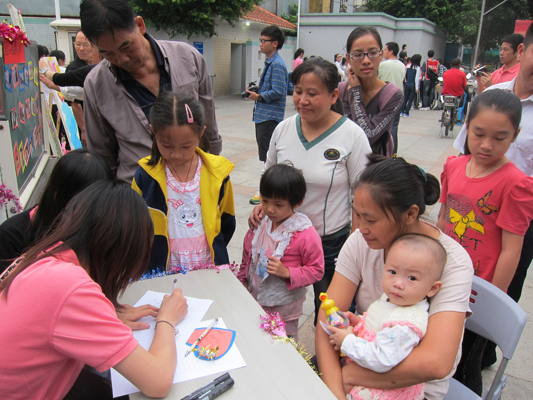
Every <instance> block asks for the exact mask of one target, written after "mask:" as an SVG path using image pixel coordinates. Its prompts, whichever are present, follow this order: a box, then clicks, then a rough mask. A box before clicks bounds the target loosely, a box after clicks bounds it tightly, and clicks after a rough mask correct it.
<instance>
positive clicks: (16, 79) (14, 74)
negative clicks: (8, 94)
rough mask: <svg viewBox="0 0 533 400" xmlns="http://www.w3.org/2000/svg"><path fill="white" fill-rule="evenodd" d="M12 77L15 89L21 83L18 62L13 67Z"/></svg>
mask: <svg viewBox="0 0 533 400" xmlns="http://www.w3.org/2000/svg"><path fill="white" fill-rule="evenodd" d="M11 77H12V82H13V89H15V88H16V87H17V86H18V84H19V71H18V70H17V64H15V65H13V67H11Z"/></svg>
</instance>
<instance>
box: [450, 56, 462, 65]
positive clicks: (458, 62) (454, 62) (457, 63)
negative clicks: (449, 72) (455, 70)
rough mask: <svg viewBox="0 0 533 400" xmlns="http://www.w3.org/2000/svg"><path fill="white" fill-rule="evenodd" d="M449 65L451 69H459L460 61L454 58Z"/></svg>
mask: <svg viewBox="0 0 533 400" xmlns="http://www.w3.org/2000/svg"><path fill="white" fill-rule="evenodd" d="M450 65H451V66H452V67H459V66H460V65H461V59H460V58H454V59H453V60H452V61H450Z"/></svg>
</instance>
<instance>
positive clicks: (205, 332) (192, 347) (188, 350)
mask: <svg viewBox="0 0 533 400" xmlns="http://www.w3.org/2000/svg"><path fill="white" fill-rule="evenodd" d="M217 322H218V318H215V319H214V320H213V322H211V324H210V325H209V326H208V327H207V329H206V330H205V331H204V333H202V334H201V335H200V337H199V338H198V339H196V342H194V343H193V344H192V346H191V347H189V348H188V349H187V351H186V352H185V357H187V356H188V355H189V353H190V352H191V351H194V348H195V347H196V346H198V343H200V341H201V340H202V339H203V338H204V337H205V335H207V334H208V333H209V331H210V330H211V329H212V328H213V326H215V324H216V323H217Z"/></svg>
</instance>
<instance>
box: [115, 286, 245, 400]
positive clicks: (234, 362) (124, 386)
mask: <svg viewBox="0 0 533 400" xmlns="http://www.w3.org/2000/svg"><path fill="white" fill-rule="evenodd" d="M164 295H165V293H156V292H151V291H148V292H146V294H145V295H144V296H143V297H142V298H141V300H139V301H138V302H137V304H135V306H140V305H143V304H153V305H156V306H158V305H159V304H161V300H162V299H163V296H164ZM157 301H159V303H157ZM204 302H207V303H208V305H207V306H206V305H205V304H202V303H204ZM212 302H213V301H212V300H202V299H195V298H190V297H187V304H188V305H189V312H188V314H187V317H186V318H185V319H184V320H183V321H182V322H180V324H178V328H179V330H180V333H179V335H177V336H176V349H177V356H178V360H177V363H178V365H177V368H176V373H175V375H174V383H179V382H185V381H188V380H191V379H196V378H200V377H203V376H208V375H212V374H217V373H221V372H226V371H230V370H232V369H237V368H242V367H245V366H246V363H245V362H244V359H243V358H242V356H241V353H240V352H239V350H238V349H237V346H236V344H235V342H234V343H233V345H232V346H231V349H230V350H229V351H228V352H227V353H226V354H225V355H224V357H221V358H220V359H218V360H215V361H206V360H199V359H197V358H196V357H195V356H194V354H192V353H191V354H189V355H188V356H187V357H185V351H186V350H187V349H188V348H189V346H187V345H186V342H187V339H188V338H189V337H190V336H191V334H192V332H193V331H194V330H195V329H196V328H200V327H207V326H208V325H209V324H210V323H211V321H212V320H209V321H204V322H200V321H201V319H202V318H203V316H204V315H205V313H206V312H207V310H208V309H209V307H210V306H211V304H212ZM193 314H196V315H193ZM193 317H194V318H193ZM148 318H150V319H151V320H152V324H153V323H155V320H154V319H153V318H151V317H147V319H148ZM189 318H190V320H189V321H186V320H188V319H189ZM147 322H150V321H147ZM185 322H187V323H186V324H184V323H185ZM182 324H184V325H183V326H182ZM216 326H217V327H218V328H226V325H225V324H224V321H223V320H222V318H219V319H218V323H217V324H216ZM133 334H134V336H135V338H137V340H138V341H139V344H141V346H143V347H144V348H149V347H150V344H151V343H152V339H153V335H154V329H153V328H152V329H147V330H145V331H134V333H133ZM150 336H151V337H150ZM139 337H142V339H141V338H139ZM141 341H142V343H141ZM145 345H146V347H145ZM111 381H112V383H113V397H118V396H123V395H126V394H131V393H136V392H138V391H139V389H137V388H136V387H135V386H133V385H132V384H131V383H130V382H129V381H128V380H127V379H126V378H124V377H123V376H122V375H120V374H119V373H118V372H117V371H115V370H114V369H112V370H111Z"/></svg>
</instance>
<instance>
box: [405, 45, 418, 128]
mask: <svg viewBox="0 0 533 400" xmlns="http://www.w3.org/2000/svg"><path fill="white" fill-rule="evenodd" d="M421 61H422V56H421V55H420V54H414V55H413V56H412V57H411V63H410V64H408V65H407V68H406V70H405V86H404V100H403V105H402V108H401V109H400V115H401V116H402V117H406V118H409V111H411V105H412V104H413V100H414V98H415V97H416V94H417V93H419V89H420V74H421V72H420V62H421Z"/></svg>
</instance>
